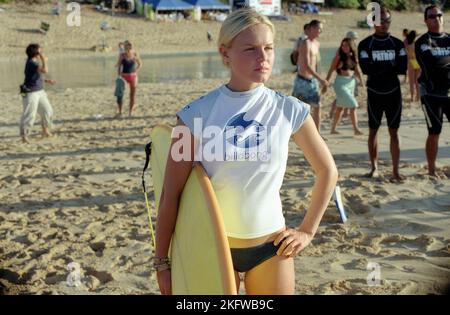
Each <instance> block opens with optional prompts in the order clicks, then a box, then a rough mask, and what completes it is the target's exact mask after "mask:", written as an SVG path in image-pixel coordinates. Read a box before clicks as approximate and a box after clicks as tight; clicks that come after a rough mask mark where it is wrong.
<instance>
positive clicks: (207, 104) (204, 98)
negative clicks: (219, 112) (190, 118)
mask: <svg viewBox="0 0 450 315" xmlns="http://www.w3.org/2000/svg"><path fill="white" fill-rule="evenodd" d="M218 96H219V88H216V89H213V90H211V91H209V92H208V93H206V94H203V95H201V96H199V97H198V98H196V99H194V100H193V101H191V102H190V103H188V104H187V105H185V106H184V107H183V108H182V109H181V111H194V112H202V111H204V110H205V109H210V108H211V107H212V106H213V105H214V103H215V101H216V100H217V98H218Z"/></svg>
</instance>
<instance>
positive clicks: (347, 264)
mask: <svg viewBox="0 0 450 315" xmlns="http://www.w3.org/2000/svg"><path fill="white" fill-rule="evenodd" d="M5 7H7V8H10V9H11V10H16V12H12V13H11V12H8V11H7V12H2V13H0V14H2V17H3V16H5V17H6V18H5V19H3V18H2V19H0V24H2V23H6V24H7V25H9V26H10V27H12V28H14V27H18V26H19V25H20V27H24V28H29V27H32V25H34V24H36V23H35V20H36V19H34V20H33V19H31V18H30V16H32V17H35V16H37V17H39V19H40V18H41V16H40V14H42V15H43V14H44V13H39V12H47V11H46V10H45V9H42V8H40V7H36V6H34V7H32V9H33V10H35V12H32V13H27V12H24V11H23V10H24V9H23V7H20V6H11V5H9V6H5ZM36 11H37V12H38V13H36ZM342 12H343V11H340V12H337V13H336V14H335V15H334V16H332V17H328V16H327V17H324V18H326V19H327V24H328V25H329V24H330V23H331V20H332V21H334V22H336V23H337V25H338V26H337V27H336V28H333V32H334V35H335V37H334V38H333V36H332V35H330V34H327V33H326V32H325V33H324V35H323V38H324V39H323V40H324V42H326V43H327V44H328V45H332V44H334V45H337V43H336V36H337V34H341V33H345V31H346V30H347V28H348V24H350V23H349V22H347V24H345V23H346V22H345V21H342V17H343V13H342ZM348 14H350V15H356V14H360V12H358V11H348ZM86 15H87V17H86V23H91V25H92V26H93V27H94V26H95V27H97V25H99V23H100V22H101V21H102V20H103V19H104V17H105V16H104V15H102V14H100V13H96V12H89V11H88V12H87V13H86ZM416 15H417V17H416ZM395 16H397V14H396V15H395ZM408 16H409V17H410V18H408ZM411 16H412V18H411ZM339 17H340V18H339ZM401 17H402V18H404V19H405V21H406V20H408V21H411V20H413V19H416V20H417V21H418V25H420V23H421V19H420V14H419V13H417V14H415V13H414V14H410V15H408V14H402V15H401ZM39 19H38V20H39ZM116 20H118V21H117V23H118V24H120V25H121V26H120V27H121V31H120V32H122V33H120V34H119V31H117V38H115V41H117V40H118V38H123V37H124V35H128V34H129V33H127V29H126V28H127V27H132V29H141V32H143V33H144V31H143V30H142V27H141V28H140V27H139V26H142V25H144V24H145V25H147V24H149V25H151V26H152V27H155V28H156V30H155V32H154V35H155V38H166V39H165V40H161V42H159V41H156V39H153V37H152V39H147V37H146V36H145V34H140V33H139V35H137V34H136V35H135V36H136V37H135V38H132V37H128V38H131V39H130V40H135V41H138V43H139V46H140V47H141V49H142V50H143V51H148V52H169V51H171V52H175V51H177V50H178V49H180V48H181V47H183V48H184V46H183V45H184V44H186V45H187V46H189V48H192V50H196V49H198V50H208V49H209V50H211V47H209V46H208V45H209V44H208V43H203V44H199V45H196V46H195V47H193V45H192V41H193V40H194V39H195V38H197V36H198V38H200V37H202V36H203V35H204V34H203V33H206V30H207V29H209V28H213V29H214V30H216V31H217V30H218V28H219V24H218V23H215V22H207V23H199V24H195V23H191V22H186V23H183V24H176V23H172V24H171V23H161V24H154V23H148V22H146V21H143V20H138V19H133V18H116V19H114V21H115V22H114V23H116ZM301 20H302V18H301V17H300V16H295V17H294V21H295V22H296V23H297V24H299V23H301V22H300V21H301ZM55 21H56V20H55ZM83 21H84V20H83ZM14 23H15V24H14ZM27 23H28V24H27ZM33 23H34V24H33ZM82 23H83V22H82ZM180 25H181V26H180ZM279 25H281V26H280V27H279V28H281V30H279V33H278V35H280V36H279V37H280V38H279V41H280V45H281V46H283V45H285V47H289V46H290V45H292V42H291V41H290V38H291V37H292V38H295V37H296V35H297V30H298V28H297V27H296V28H295V32H294V27H293V26H292V25H290V24H287V23H285V24H283V23H282V22H278V23H277V26H279ZM288 25H290V26H289V31H288V30H287V29H288V27H287V26H288ZM283 26H286V30H285V29H283ZM0 27H2V29H3V25H0ZM52 27H53V26H52ZM401 27H402V28H403V25H402V26H401ZM417 28H418V27H417ZM187 29H190V30H187ZM291 29H292V30H291ZM330 29H331V27H330ZM170 30H177V32H178V31H179V34H178V33H177V32H176V33H172V34H170V32H169V31H170ZM57 31H58V29H57V28H56V27H55V34H54V35H51V34H48V37H46V38H45V40H46V41H47V42H46V45H47V47H46V49H47V50H48V51H49V56H52V55H54V57H56V56H58V55H59V54H64V55H77V54H84V55H86V56H90V55H93V54H94V53H93V52H90V51H79V49H83V47H85V46H86V48H87V46H89V45H91V44H92V43H93V42H95V40H96V38H97V35H95V36H94V35H93V37H92V41H89V40H88V39H89V37H87V39H84V37H83V36H84V35H86V34H84V35H80V34H76V35H75V34H74V35H73V37H72V38H71V39H70V40H69V39H64V38H63V36H62V35H57ZM78 31H80V32H83V30H76V31H74V32H78ZM284 31H286V33H283V32H284ZM113 32H114V31H111V33H113ZM184 32H191V34H192V36H193V38H194V39H192V38H191V39H186V38H185V37H183V35H182V34H186V33H184ZM358 32H359V31H358ZM330 33H332V32H330ZM152 34H153V32H152ZM360 34H361V36H362V35H363V32H360ZM99 35H100V34H99ZM27 36H29V34H28V33H17V32H14V31H12V32H7V33H6V34H5V33H4V32H2V33H1V34H0V37H1V38H0V43H1V46H0V52H1V55H2V56H3V57H5V56H11V57H12V56H15V57H17V55H20V57H21V58H23V56H22V55H23V50H24V47H25V46H26V44H28V43H29V42H30V41H31V40H32V38H33V37H32V36H31V35H30V37H27ZM59 36H61V37H59ZM140 36H141V37H140ZM13 39H14V40H13ZM144 39H145V40H144ZM152 41H153V42H152ZM171 42H174V43H176V44H174V46H172V47H171V46H170V43H171ZM205 42H206V41H205ZM183 43H184V44H183ZM16 46H17V47H16ZM71 48H73V49H74V50H71ZM292 82H293V75H292V74H282V75H277V76H273V77H272V78H271V79H270V81H269V82H268V83H267V86H268V87H270V88H273V89H275V90H278V91H280V92H282V93H285V94H288V95H289V94H290V93H291V89H292ZM222 83H224V81H223V80H221V79H201V80H188V81H177V82H165V83H151V84H150V83H147V84H141V85H140V86H139V88H138V92H137V98H136V103H137V109H136V113H135V115H134V116H133V117H131V118H129V117H123V118H121V119H117V118H114V115H115V110H116V105H115V99H114V96H113V87H101V88H76V89H70V88H68V89H66V90H64V91H53V90H50V91H48V95H49V99H50V102H51V103H52V105H53V107H54V111H55V117H54V118H55V127H54V133H55V137H54V138H51V139H47V138H45V139H43V138H41V137H40V135H39V132H40V127H39V119H38V121H37V122H36V123H35V128H34V129H33V134H32V135H31V137H30V141H31V143H30V144H28V145H24V144H22V143H21V142H20V138H19V136H18V132H19V130H18V120H19V117H20V114H21V110H22V106H21V100H20V96H19V95H18V94H17V93H12V92H5V93H2V98H3V110H4V111H3V112H4V114H3V115H2V116H1V117H0V139H1V141H0V294H159V291H158V288H157V283H156V279H155V273H154V272H153V270H152V267H151V266H152V264H151V257H152V256H153V248H152V245H151V244H152V243H151V236H150V230H149V225H148V215H147V210H146V207H145V201H144V196H143V193H142V189H141V174H142V168H143V165H144V162H145V154H144V146H145V144H146V143H147V142H148V141H149V140H150V139H149V134H150V130H151V128H152V127H153V126H154V125H156V124H161V123H166V124H172V125H173V124H174V123H175V116H174V113H175V112H176V111H177V110H178V109H180V108H181V107H182V106H184V105H185V104H187V103H189V102H190V101H192V100H194V99H195V98H197V97H199V96H201V95H203V94H205V93H206V92H207V91H209V90H211V89H213V88H215V87H217V86H218V85H220V84H222ZM402 90H403V95H408V93H407V92H408V90H407V87H406V85H403V86H402ZM180 91H182V93H180ZM365 96H366V95H365V92H364V91H361V93H360V96H359V97H358V100H359V102H360V106H361V107H360V109H359V112H358V114H359V119H360V127H361V129H362V130H363V131H364V133H365V135H364V136H353V133H352V129H351V125H350V123H349V121H348V120H347V119H346V120H344V122H343V123H342V124H341V126H340V127H339V130H340V131H341V132H342V133H341V134H340V135H330V134H329V131H330V128H329V126H330V122H329V119H327V117H326V116H327V112H328V109H329V104H330V103H331V101H332V99H333V97H334V94H333V92H332V90H330V91H329V92H327V94H326V95H325V96H324V105H325V110H324V112H323V125H322V131H323V135H324V137H325V138H326V139H327V144H328V146H329V147H330V150H331V152H332V153H333V156H334V158H335V160H336V163H337V166H338V169H339V173H340V178H339V185H340V187H341V190H342V198H343V202H344V205H345V208H346V210H347V212H348V216H349V220H348V221H347V222H346V223H345V224H342V223H340V219H339V214H338V211H337V210H336V207H335V206H334V203H333V202H332V201H330V204H329V207H328V209H327V211H326V213H325V216H324V218H323V220H322V223H321V225H320V228H319V230H318V232H317V234H316V236H315V238H314V240H313V242H312V244H311V245H310V246H309V247H307V248H306V249H305V250H304V251H303V252H302V253H301V254H300V255H299V256H298V257H296V258H295V263H296V292H297V293H298V294H442V293H443V292H444V289H445V287H446V285H447V284H448V283H449V282H450V231H449V223H450V180H449V178H450V129H449V128H448V127H449V125H448V123H445V125H444V128H443V129H444V130H443V133H442V135H441V140H440V151H439V156H438V162H437V163H438V167H439V168H440V170H439V175H440V176H441V177H442V178H441V179H433V178H430V177H429V176H427V175H426V174H427V169H426V159H425V152H424V145H425V139H426V135H427V131H426V125H425V121H424V116H423V113H422V111H421V109H420V105H419V104H418V103H413V104H410V103H408V102H406V101H405V102H404V111H403V116H402V125H401V128H400V131H399V134H400V139H401V148H402V155H401V162H400V167H401V173H402V174H403V175H405V176H406V181H405V182H404V183H403V184H398V183H391V182H390V181H389V177H390V172H391V162H390V155H389V137H388V132H387V128H386V125H385V123H384V124H383V126H382V128H381V129H380V134H379V150H380V178H378V179H368V178H366V177H364V174H365V173H367V171H368V169H369V161H368V155H367V134H368V127H367V114H366V110H365V108H366V104H365ZM127 99H128V96H127V97H126V102H125V105H127ZM125 108H126V107H125ZM290 146H291V147H290V156H289V160H288V167H287V171H286V176H285V181H284V183H283V186H282V189H281V196H282V202H283V207H284V212H285V216H286V219H287V224H288V225H289V226H291V227H295V226H297V225H298V224H299V223H300V222H301V220H302V218H303V216H304V214H305V211H306V207H307V205H308V203H309V198H310V194H311V187H312V185H313V180H314V176H313V172H312V170H311V168H310V167H309V165H308V163H307V161H306V160H305V159H304V157H303V154H302V153H301V152H300V151H299V150H298V149H296V148H295V145H294V143H291V144H290ZM146 181H147V186H148V191H150V194H149V199H150V207H151V209H152V211H153V220H154V219H155V214H154V201H153V193H152V191H153V187H152V179H151V176H150V172H148V173H147V174H146ZM71 262H76V263H78V264H79V265H80V267H81V271H82V279H81V280H82V283H81V285H80V286H78V287H70V286H68V285H67V281H66V280H67V277H68V275H69V271H68V270H67V266H68V264H69V263H71ZM371 266H375V267H374V268H375V272H376V271H377V270H378V271H379V272H380V274H379V275H380V281H379V283H376V282H375V283H372V282H370V281H369V282H368V278H370V277H369V275H370V274H371V273H372V272H373V271H372V269H371V268H372V267H371ZM377 268H378V269H377ZM369 280H370V279H369ZM369 284H375V285H369ZM241 293H243V291H242V290H241Z"/></svg>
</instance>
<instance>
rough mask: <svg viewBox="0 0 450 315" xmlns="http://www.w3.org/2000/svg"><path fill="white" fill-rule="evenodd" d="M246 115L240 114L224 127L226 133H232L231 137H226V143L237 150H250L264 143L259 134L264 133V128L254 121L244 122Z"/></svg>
mask: <svg viewBox="0 0 450 315" xmlns="http://www.w3.org/2000/svg"><path fill="white" fill-rule="evenodd" d="M245 114H246V113H240V114H238V115H236V116H234V117H233V118H231V119H230V121H229V122H228V123H227V125H226V127H225V128H226V130H227V133H228V132H229V131H233V133H232V136H227V142H228V143H230V144H232V145H234V146H235V147H238V148H246V149H249V148H252V147H255V146H259V145H260V144H261V143H262V142H264V140H265V139H264V137H263V136H261V135H260V133H262V132H264V131H265V128H264V126H263V125H262V124H261V123H259V122H257V121H256V120H252V119H251V120H245V118H244V116H245Z"/></svg>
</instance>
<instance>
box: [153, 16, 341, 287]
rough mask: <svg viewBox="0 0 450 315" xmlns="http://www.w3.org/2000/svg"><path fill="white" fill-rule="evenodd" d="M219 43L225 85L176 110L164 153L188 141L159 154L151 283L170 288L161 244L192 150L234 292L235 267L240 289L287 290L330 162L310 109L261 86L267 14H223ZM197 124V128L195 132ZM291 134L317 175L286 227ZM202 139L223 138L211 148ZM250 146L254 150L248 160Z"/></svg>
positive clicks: (323, 201)
mask: <svg viewBox="0 0 450 315" xmlns="http://www.w3.org/2000/svg"><path fill="white" fill-rule="evenodd" d="M218 48H219V52H220V56H221V58H222V61H223V63H224V64H225V66H226V67H228V68H229V70H230V79H229V81H228V83H227V84H224V85H222V86H220V87H218V88H216V89H214V90H212V91H210V92H209V93H208V94H206V95H204V96H202V97H200V98H199V99H197V100H195V101H193V102H191V103H190V104H188V105H187V106H185V107H184V108H183V109H181V110H180V111H178V112H177V117H178V122H177V126H176V127H175V130H174V131H173V133H172V134H173V135H177V136H175V137H174V138H173V139H172V145H171V149H170V150H169V152H174V153H175V152H179V151H178V150H174V147H175V146H178V147H179V144H177V142H178V141H180V140H181V141H184V140H185V139H189V141H187V143H185V144H184V147H183V148H182V151H183V152H186V151H185V150H187V151H189V152H190V153H188V155H189V156H188V157H187V158H186V159H179V156H176V155H175V156H174V155H172V154H169V156H168V158H167V166H166V172H165V175H164V184H163V188H162V193H161V200H160V204H159V209H158V218H157V224H156V249H155V255H156V257H155V258H154V262H155V266H154V267H155V269H156V270H157V280H158V285H159V289H160V291H161V293H162V294H171V293H172V288H171V270H170V261H169V258H168V251H169V246H170V241H171V238H172V233H173V231H174V229H175V224H176V221H177V209H178V204H179V199H180V194H181V192H182V191H183V187H184V185H185V183H186V180H187V178H188V176H189V174H190V172H191V169H192V166H193V163H194V156H197V157H198V154H197V153H198V152H203V154H202V156H203V158H202V159H201V160H200V161H198V162H199V163H201V164H202V166H203V167H204V168H205V170H206V172H207V174H208V176H209V178H210V179H211V183H212V185H213V188H214V191H215V194H216V197H217V200H218V202H219V206H220V209H221V211H222V216H223V219H224V224H225V230H226V233H227V236H228V243H229V245H230V251H231V257H232V261H233V267H234V270H235V276H236V287H237V291H238V292H239V285H240V279H239V273H243V274H244V283H245V289H246V293H247V294H257V295H260V294H294V289H295V269H294V257H295V256H296V255H297V254H298V253H299V252H300V251H301V250H303V249H304V248H305V247H306V246H308V244H310V242H311V240H312V239H313V237H314V235H315V233H316V232H317V228H318V226H319V224H320V221H321V218H322V216H323V214H324V212H325V210H326V208H327V205H328V203H329V201H330V198H331V195H332V192H333V188H334V187H335V185H336V182H337V176H338V173H337V169H336V165H335V163H334V160H333V157H332V156H331V153H330V151H329V150H328V148H327V146H326V144H325V142H324V141H323V139H322V138H321V136H320V134H319V133H318V131H317V128H316V127H315V124H314V121H313V120H312V118H311V117H310V115H309V105H308V104H305V103H303V102H301V101H299V100H298V99H296V98H294V97H291V96H285V95H283V94H281V93H278V92H275V91H273V90H271V89H269V88H267V87H265V86H264V82H266V81H267V80H268V79H269V77H270V74H271V72H272V67H273V64H274V59H275V50H274V26H273V24H272V22H270V20H269V19H268V18H267V17H266V16H264V15H262V14H259V13H257V12H256V11H255V10H253V9H239V10H236V11H234V12H232V13H231V14H230V15H228V17H227V18H226V19H225V21H224V22H223V24H222V27H221V29H220V33H219V39H218ZM198 123H200V124H202V129H201V130H205V133H204V134H202V132H201V130H200V133H198V132H194V125H196V126H198ZM249 124H250V125H249ZM195 129H196V130H197V129H198V128H197V127H196V128H195ZM211 129H214V130H217V133H216V131H215V132H214V133H215V135H216V137H217V138H214V139H211V138H210V137H209V132H207V131H206V130H211ZM250 130H252V132H253V133H255V132H256V133H257V134H256V135H253V136H250V138H251V139H253V140H250V138H249V141H247V140H245V141H241V137H239V136H236V133H238V134H244V133H246V134H248V132H249V131H250ZM230 133H231V134H234V136H231V137H230ZM263 134H264V135H263ZM291 136H292V138H293V140H294V142H295V143H296V144H297V146H298V147H299V148H300V149H301V150H302V151H303V153H304V155H305V157H306V159H307V160H308V161H309V163H310V164H311V166H312V168H313V170H314V172H315V175H316V181H315V184H314V186H313V189H312V195H311V201H310V205H309V207H308V210H307V212H306V215H305V217H304V219H303V221H302V223H301V224H300V225H299V226H297V227H295V228H290V227H287V226H286V223H285V218H284V215H283V211H282V204H281V199H280V188H281V184H282V182H283V177H284V173H285V170H286V163H287V157H288V147H289V146H288V144H289V139H290V138H291ZM263 139H264V140H263ZM209 141H212V142H213V143H220V144H223V143H224V144H226V145H225V147H224V148H223V150H222V149H221V150H220V151H221V153H219V154H217V152H218V148H211V147H212V146H211V142H209ZM186 145H187V146H188V147H186ZM208 148H210V149H211V150H210V152H208ZM221 148H222V147H221ZM249 150H256V151H252V153H256V152H257V153H258V154H255V157H256V158H251V157H250V156H253V154H252V155H250V154H248V153H249ZM212 151H214V152H212ZM194 152H197V153H194ZM196 160H198V159H196Z"/></svg>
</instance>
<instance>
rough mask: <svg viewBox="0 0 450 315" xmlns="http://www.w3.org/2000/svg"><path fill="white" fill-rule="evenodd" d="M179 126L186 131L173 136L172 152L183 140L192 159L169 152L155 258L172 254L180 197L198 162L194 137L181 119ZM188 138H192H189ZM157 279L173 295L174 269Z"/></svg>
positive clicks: (160, 286) (158, 221) (167, 270)
mask: <svg viewBox="0 0 450 315" xmlns="http://www.w3.org/2000/svg"><path fill="white" fill-rule="evenodd" d="M175 128H176V129H178V130H182V129H183V130H184V132H183V133H182V134H181V135H178V136H176V137H175V138H173V139H172V144H171V146H170V152H171V151H172V147H173V145H174V143H176V142H177V141H180V140H182V141H184V142H187V143H188V144H189V146H190V147H189V146H188V147H182V152H181V153H183V152H184V150H189V149H190V159H189V161H183V160H181V161H179V162H177V161H175V160H176V157H174V156H172V154H169V156H168V157H167V164H166V170H165V173H164V183H163V188H162V192H161V199H160V202H159V209H158V218H157V222H156V249H155V258H159V259H163V258H167V257H168V255H169V246H170V241H171V239H172V234H173V231H174V230H175V223H176V221H177V214H178V203H179V199H180V196H181V193H182V191H183V188H184V185H185V184H186V181H187V179H188V176H189V174H190V172H191V170H192V165H193V161H194V148H195V145H194V137H193V136H192V134H191V133H190V131H189V129H188V127H186V126H185V125H184V124H183V122H182V121H181V120H180V119H178V122H177V126H176V127H175ZM173 134H175V133H173ZM185 137H189V138H188V139H186V138H185ZM186 140H188V141H186ZM174 158H175V160H174ZM157 278H158V285H159V289H160V290H161V293H162V294H171V293H172V288H171V280H170V279H171V275H170V269H166V270H162V271H159V272H158V273H157Z"/></svg>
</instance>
